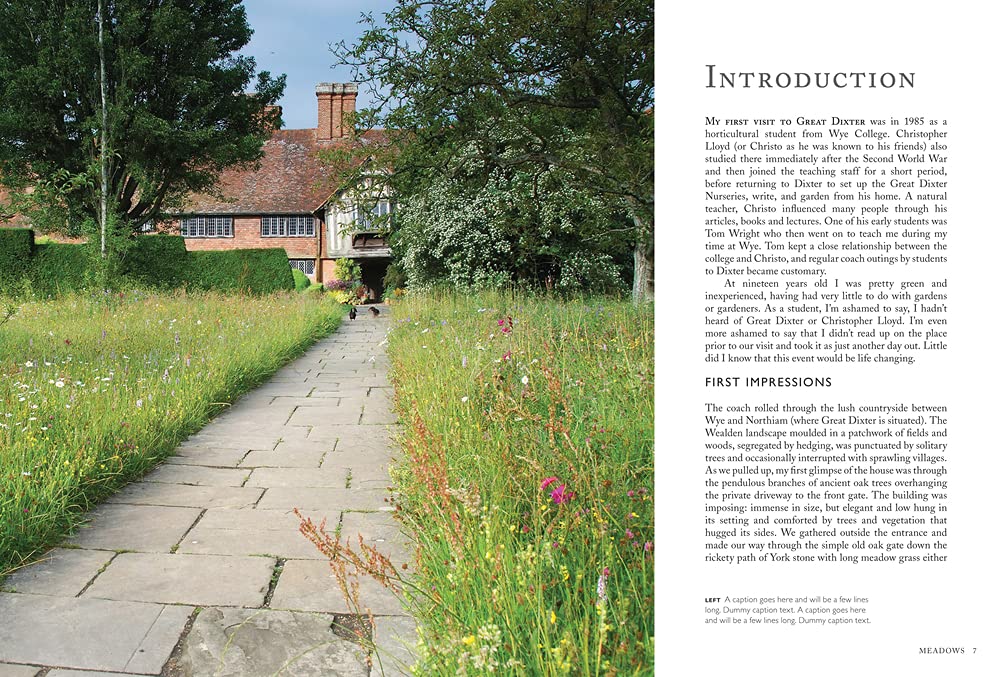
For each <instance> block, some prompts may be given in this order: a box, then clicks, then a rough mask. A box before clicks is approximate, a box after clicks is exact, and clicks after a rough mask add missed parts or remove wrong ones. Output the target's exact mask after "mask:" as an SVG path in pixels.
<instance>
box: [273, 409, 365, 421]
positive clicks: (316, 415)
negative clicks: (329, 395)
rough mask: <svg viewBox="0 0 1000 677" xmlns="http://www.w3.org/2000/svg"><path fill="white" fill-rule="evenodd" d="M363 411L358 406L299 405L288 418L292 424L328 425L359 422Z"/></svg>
mask: <svg viewBox="0 0 1000 677" xmlns="http://www.w3.org/2000/svg"><path fill="white" fill-rule="evenodd" d="M360 418H361V411H360V409H358V408H356V407H330V408H326V407H299V408H297V409H296V410H295V412H294V413H293V414H292V416H291V418H289V419H288V423H289V424H290V425H308V426H327V425H348V424H352V423H355V424H356V423H357V422H358V420H359V419H360Z"/></svg>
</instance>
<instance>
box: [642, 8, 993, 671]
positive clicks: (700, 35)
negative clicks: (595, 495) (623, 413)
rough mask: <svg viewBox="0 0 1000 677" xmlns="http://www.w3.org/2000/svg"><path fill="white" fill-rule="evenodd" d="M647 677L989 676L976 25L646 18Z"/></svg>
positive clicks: (901, 11) (983, 209)
mask: <svg viewBox="0 0 1000 677" xmlns="http://www.w3.org/2000/svg"><path fill="white" fill-rule="evenodd" d="M658 9H659V10H660V11H659V16H658V20H659V21H658V36H657V38H658V40H657V45H658V52H659V53H658V55H657V56H658V58H657V61H658V64H657V67H658V72H657V87H658V94H659V104H658V106H657V110H656V111H655V114H656V116H657V160H658V162H657V171H658V177H657V181H658V182H657V198H658V199H657V202H658V219H657V220H658V223H659V234H658V237H657V255H658V256H657V258H658V266H657V271H656V272H657V276H656V277H657V282H658V285H657V287H658V288H657V335H658V350H659V353H658V358H659V359H658V392H657V395H658V397H657V402H658V408H657V414H658V420H657V480H658V481H657V493H658V514H657V523H658V531H659V534H658V537H657V545H658V551H659V553H658V554H659V557H658V566H659V567H660V569H659V570H658V572H657V574H658V576H657V582H658V595H657V605H658V621H659V624H660V628H659V630H660V631H659V633H658V635H659V637H658V642H657V643H658V648H659V656H658V665H659V667H660V670H662V671H664V672H670V673H672V674H703V675H728V674H736V673H737V671H738V672H745V671H747V670H749V671H750V673H751V674H758V673H760V674H763V673H764V670H766V672H767V674H771V675H802V674H810V675H834V674H836V675H841V674H852V673H853V674H859V675H874V674H906V675H941V674H956V675H958V674H960V675H995V674H1000V660H998V655H997V646H996V638H997V636H998V624H997V620H996V619H997V616H996V614H995V611H994V610H995V609H996V608H997V604H998V595H997V584H996V582H995V576H994V572H995V571H996V570H997V564H998V562H997V559H996V545H995V543H996V541H995V534H994V532H995V524H994V522H995V520H994V518H993V515H994V514H995V506H996V500H997V499H996V496H997V493H998V492H997V488H996V485H997V479H998V475H997V461H996V450H997V443H996V437H995V434H994V432H995V426H996V423H995V421H996V419H997V417H996V414H995V411H994V408H995V407H994V405H995V403H996V396H995V394H994V390H993V383H994V381H995V379H996V375H997V367H996V362H995V361H994V360H993V359H992V357H991V353H992V352H993V348H992V345H991V344H992V342H993V339H994V338H995V337H996V326H995V316H996V313H995V309H994V304H993V287H994V285H993V284H992V277H993V274H994V271H995V270H996V257H997V254H996V252H997V236H996V229H997V217H996V207H995V204H994V203H995V199H996V197H995V196H996V185H997V182H998V179H1000V172H998V170H997V158H998V144H997V132H996V129H997V124H996V122H995V121H994V120H993V117H994V115H995V106H993V105H992V102H993V99H994V98H995V94H994V90H995V85H994V67H995V65H996V63H997V58H996V49H995V47H994V46H993V45H994V42H995V41H994V39H993V37H992V36H991V32H992V31H993V29H994V27H995V26H996V25H997V16H996V10H995V9H994V8H993V7H992V6H987V5H973V4H971V3H970V4H965V3H951V4H943V5H942V4H939V3H870V2H869V3H860V2H845V3H838V4H835V5H829V4H808V3H791V2H788V3H782V2H768V3H737V2H722V3H711V4H708V3H705V4H693V3H692V4H686V5H684V6H682V7H677V6H674V5H668V4H666V3H663V4H661V5H659V6H658Z"/></svg>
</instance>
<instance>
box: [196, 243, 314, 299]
mask: <svg viewBox="0 0 1000 677" xmlns="http://www.w3.org/2000/svg"><path fill="white" fill-rule="evenodd" d="M187 282H188V286H189V288H191V289H202V290H209V289H211V290H217V291H223V292H246V293H250V294H270V293H272V292H276V291H284V290H291V289H295V280H294V279H293V277H292V268H291V267H290V266H289V265H288V255H287V254H286V253H285V250H284V249H233V250H230V251H218V252H215V251H205V252H188V277H187Z"/></svg>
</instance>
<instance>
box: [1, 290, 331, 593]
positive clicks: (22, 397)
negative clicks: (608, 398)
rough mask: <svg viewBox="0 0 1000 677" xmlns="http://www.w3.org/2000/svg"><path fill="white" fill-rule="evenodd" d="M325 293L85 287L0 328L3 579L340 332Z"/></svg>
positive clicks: (29, 307)
mask: <svg viewBox="0 0 1000 677" xmlns="http://www.w3.org/2000/svg"><path fill="white" fill-rule="evenodd" d="M342 314H343V306H340V305H338V304H334V303H330V302H329V301H328V300H323V299H320V298H317V297H315V296H313V295H301V294H298V295H293V294H276V295H273V296H265V297H243V296H222V295H218V294H195V295H186V294H174V295H163V294H160V295H151V294H147V293H144V292H139V291H133V292H128V293H121V294H110V295H109V294H100V295H96V296H95V295H85V294H74V295H69V296H65V297H63V298H61V299H59V300H56V301H48V302H31V303H26V304H24V305H23V306H22V307H21V308H20V309H19V311H18V313H17V314H16V315H15V316H14V317H13V318H12V319H11V320H10V321H9V322H7V323H6V324H3V325H2V326H0V575H2V574H3V573H4V572H5V571H9V570H10V569H12V568H14V567H17V566H19V565H20V564H22V563H24V562H25V561H27V560H28V559H29V558H31V557H32V556H33V555H35V554H37V553H38V552H39V551H40V550H41V549H43V548H44V547H46V546H47V545H50V544H52V543H53V542H55V541H56V540H57V539H59V538H60V537H61V536H62V535H63V534H65V533H66V532H67V530H68V529H70V528H71V527H72V526H73V524H74V522H75V521H76V520H77V519H78V518H79V516H80V514H81V513H82V512H83V511H85V510H87V509H88V508H89V507H91V506H92V505H93V504H94V503H95V502H97V501H99V500H101V499H102V498H104V497H106V496H107V495H108V494H109V493H111V492H112V491H113V490H114V489H115V488H117V487H119V486H121V485H122V484H123V483H125V482H127V481H129V480H131V479H135V478H137V477H139V476H141V475H142V474H143V473H144V472H145V471H146V470H148V469H149V468H150V467H151V466H152V465H154V464H155V463H157V462H158V461H159V460H161V459H162V458H164V457H165V456H167V455H168V454H169V453H170V452H171V451H172V450H173V449H174V447H175V446H176V445H177V444H178V443H179V442H181V441H182V440H183V439H184V438H185V437H187V436H188V435H189V434H191V433H192V432H194V431H196V430H198V429H199V428H200V427H202V426H203V425H204V424H205V423H206V422H207V421H208V420H209V419H210V418H211V417H212V416H213V415H215V414H217V413H218V412H219V411H221V409H222V408H223V407H224V406H226V403H229V402H232V401H233V399H235V398H236V397H237V396H238V395H240V394H241V393H243V392H245V391H247V390H249V389H250V388H252V387H253V386H255V385H257V384H259V383H260V382H262V381H263V380H264V379H265V378H266V377H267V376H269V375H270V374H272V373H273V372H274V371H275V370H277V369H278V368H279V367H280V366H281V365H282V364H283V363H285V362H287V361H288V360H289V359H291V358H292V357H294V356H296V355H298V354H299V353H301V352H302V351H303V350H304V349H305V348H306V347H307V346H309V345H310V344H311V343H313V342H314V341H315V340H316V339H318V338H319V337H321V336H323V335H325V334H327V333H329V332H330V331H332V330H333V329H334V328H335V327H336V326H337V324H338V323H339V320H340V317H341V315H342Z"/></svg>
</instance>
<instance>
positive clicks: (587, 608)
mask: <svg viewBox="0 0 1000 677" xmlns="http://www.w3.org/2000/svg"><path fill="white" fill-rule="evenodd" d="M393 308H394V310H393V313H394V316H393V329H392V331H391V333H390V339H389V356H390V359H391V363H392V372H391V378H392V381H393V384H394V385H395V388H396V396H397V407H398V410H399V412H400V414H401V416H402V419H403V423H404V426H405V427H404V430H405V437H404V439H403V448H404V450H405V452H406V461H405V462H404V463H402V464H401V466H400V467H399V468H398V469H397V472H396V476H395V480H396V482H397V485H398V491H399V492H400V501H399V507H398V510H397V514H398V515H399V517H400V519H401V520H402V521H403V523H404V525H405V530H406V531H407V532H408V533H409V534H410V535H411V536H412V537H413V538H414V540H415V543H416V546H417V562H416V563H417V566H416V570H415V572H413V573H412V575H410V576H407V575H406V574H405V573H404V576H403V578H404V580H406V581H407V583H406V587H408V588H409V598H410V600H411V605H412V608H413V609H414V611H415V613H416V614H417V616H418V628H419V634H420V665H419V666H418V668H419V672H420V673H421V674H485V673H486V672H496V673H499V674H526V675H555V674H574V675H579V674H584V675H596V674H609V675H614V674H650V673H652V670H653V558H654V552H655V547H654V539H653V494H652V490H653V317H652V310H651V309H649V308H646V309H637V308H634V307H632V306H630V305H628V304H624V303H617V302H609V301H598V300H590V301H571V302H559V301H556V300H548V299H543V298H531V297H524V296H516V295H501V294H497V295H489V296H480V297H465V296H459V295H448V294H438V295H432V296H413V297H408V298H407V299H405V300H404V301H402V302H401V303H399V304H396V305H394V306H393Z"/></svg>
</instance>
